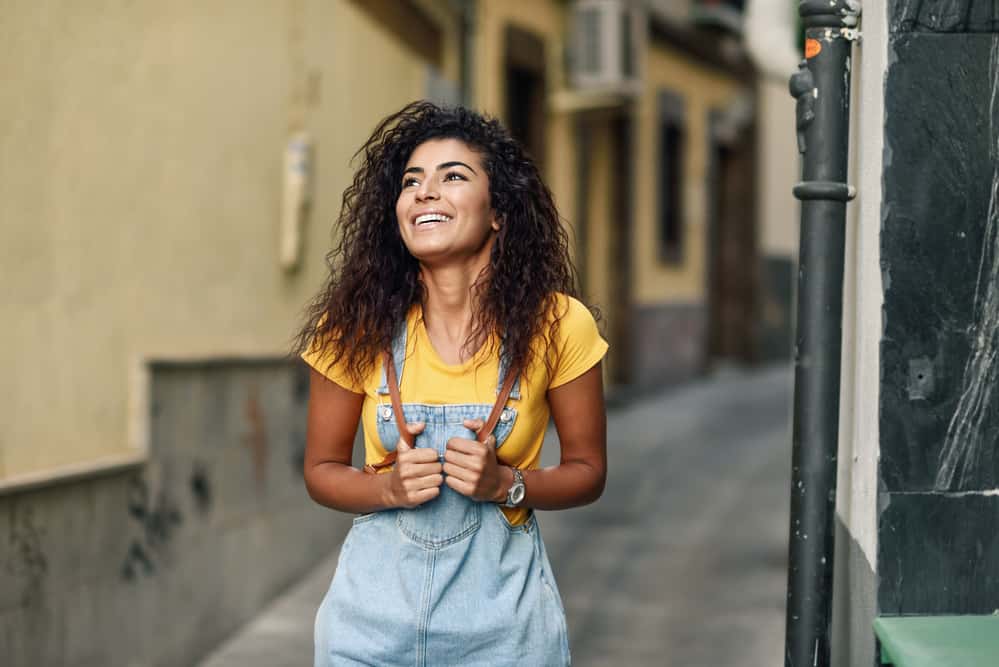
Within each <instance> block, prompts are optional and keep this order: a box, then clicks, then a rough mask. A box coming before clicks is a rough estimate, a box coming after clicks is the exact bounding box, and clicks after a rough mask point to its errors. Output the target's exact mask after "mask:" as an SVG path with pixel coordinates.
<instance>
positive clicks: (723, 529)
mask: <svg viewBox="0 0 999 667" xmlns="http://www.w3.org/2000/svg"><path fill="white" fill-rule="evenodd" d="M791 380H792V371H791V368H790V367H789V366H772V367H766V368H763V369H758V370H754V371H751V372H743V371H734V370H729V371H726V372H721V373H716V374H714V375H712V376H710V377H707V378H704V379H701V380H697V381H694V382H692V383H690V384H687V385H684V386H682V387H679V388H677V387H674V388H671V389H670V390H668V391H666V392H664V393H662V394H660V395H651V396H644V397H640V398H634V399H630V400H625V399H622V398H620V397H618V399H617V400H616V401H615V405H614V406H613V407H611V408H610V409H609V410H608V461H609V474H608V481H607V488H606V491H605V492H604V495H603V497H601V499H600V500H599V501H598V502H597V503H595V504H593V505H589V506H587V507H583V508H578V509H575V510H570V511H565V512H543V513H540V514H539V520H540V523H541V530H542V534H543V535H544V536H545V544H546V546H547V548H548V552H549V557H550V558H551V561H552V567H553V569H554V571H555V575H556V579H557V580H558V585H559V588H560V590H561V593H562V598H563V602H564V604H565V607H566V616H567V618H568V624H569V636H570V642H571V650H572V657H573V664H574V665H577V666H591V665H592V666H598V665H601V666H602V665H622V666H623V665H628V666H643V665H656V666H666V665H669V666H672V665H676V666H681V665H682V666H684V667H700V666H702V665H703V666H712V667H714V666H728V665H732V666H736V665H737V666H739V667H757V666H759V667H766V666H770V665H778V664H781V663H782V658H783V642H784V591H785V577H786V575H785V572H786V569H785V568H786V551H787V526H788V479H789V471H790V426H789V418H790V405H791ZM548 437H549V439H550V440H551V442H548V443H546V447H545V457H544V460H545V464H546V465H551V464H553V463H555V462H557V460H558V451H557V450H558V447H557V444H556V443H555V440H554V434H553V433H549V436H548ZM336 558H337V554H336V553H333V554H330V556H329V557H328V558H327V559H326V560H324V561H323V562H321V563H319V564H318V565H317V566H316V567H315V568H314V569H313V571H312V572H311V573H309V574H308V575H307V576H305V577H304V578H303V579H302V580H301V581H299V582H298V583H297V584H296V585H294V586H293V587H292V588H291V589H290V590H289V591H288V592H286V593H285V594H284V595H283V596H281V597H280V598H279V599H277V600H276V601H275V602H274V603H273V604H272V605H271V606H270V607H268V608H266V609H265V610H263V612H262V613H261V614H260V615H259V616H257V617H256V618H255V619H254V620H252V621H251V622H250V623H249V624H247V625H246V626H245V627H244V628H243V629H242V630H240V631H239V632H238V633H237V634H236V635H235V636H233V637H232V638H230V639H229V640H228V641H226V642H225V643H224V644H222V645H221V646H220V647H218V649H217V650H216V651H215V652H214V653H212V654H211V655H210V656H209V657H208V658H206V659H205V660H204V661H203V662H202V663H201V666H200V667H236V666H239V667H257V666H259V667H265V666H266V667H301V666H303V665H311V664H312V624H313V618H314V616H315V611H316V608H317V607H318V605H319V602H320V600H321V599H322V596H323V595H324V593H325V592H326V588H327V587H328V585H329V581H330V578H331V577H332V574H333V569H334V567H335V565H336Z"/></svg>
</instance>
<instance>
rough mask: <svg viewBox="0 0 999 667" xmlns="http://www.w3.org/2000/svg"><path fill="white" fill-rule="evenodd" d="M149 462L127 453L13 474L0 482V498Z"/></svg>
mask: <svg viewBox="0 0 999 667" xmlns="http://www.w3.org/2000/svg"><path fill="white" fill-rule="evenodd" d="M148 459H149V455H148V454H147V453H146V452H128V453H122V454H115V455H113V456H105V457H102V458H100V459H93V460H89V461H83V462H80V463H70V464H68V465H62V466H58V467H55V468H49V469H47V470H40V471H37V472H30V473H25V474H23V475H15V476H13V477H8V478H7V479H0V496H5V495H13V494H16V493H23V492H25V491H33V490H35V489H40V488H44V487H47V486H55V485H59V484H66V483H70V482H76V481H79V480H82V479H89V478H92V477H100V476H102V475H109V474H112V473H115V472H120V471H122V470H127V469H129V468H136V467H139V466H142V465H144V464H145V463H146V461H148Z"/></svg>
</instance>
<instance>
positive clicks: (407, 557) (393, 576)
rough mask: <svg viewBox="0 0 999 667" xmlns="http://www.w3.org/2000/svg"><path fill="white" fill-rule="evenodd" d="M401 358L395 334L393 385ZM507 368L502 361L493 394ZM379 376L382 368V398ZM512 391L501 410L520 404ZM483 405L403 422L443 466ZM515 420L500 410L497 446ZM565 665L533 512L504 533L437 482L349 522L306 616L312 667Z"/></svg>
mask: <svg viewBox="0 0 999 667" xmlns="http://www.w3.org/2000/svg"><path fill="white" fill-rule="evenodd" d="M405 356H406V332H405V327H403V328H402V332H401V333H400V334H399V335H397V336H396V338H395V340H394V341H393V345H392V362H393V364H394V366H395V371H396V372H395V377H396V378H399V379H400V381H401V378H402V373H403V366H404V363H405ZM501 358H502V357H501ZM507 368H508V366H507V364H505V363H501V364H500V377H499V380H498V382H497V386H498V387H500V386H502V384H503V380H504V376H505V374H506V372H507ZM386 376H387V373H386V372H385V370H384V369H383V370H382V382H381V387H380V388H379V390H378V393H379V394H380V395H383V396H384V395H387V394H389V387H388V382H389V379H388V378H387V377H386ZM391 379H393V380H394V379H395V378H391ZM519 383H520V378H519V377H518V378H517V379H516V381H515V383H514V385H513V390H512V391H511V392H510V401H508V402H513V401H517V400H519V399H520V392H519ZM396 391H397V390H396ZM497 393H499V389H497ZM492 408H493V406H492V405H489V404H483V403H470V404H456V405H427V404H422V403H403V404H402V413H403V415H404V416H405V421H407V422H424V423H425V424H426V427H425V428H424V430H423V432H422V433H421V434H419V435H417V436H416V442H415V446H417V447H432V448H434V449H436V450H437V453H438V455H439V457H440V459H441V461H443V458H444V451H445V448H446V446H447V441H448V439H449V438H452V437H462V438H469V439H474V438H475V437H476V434H475V433H474V432H472V431H470V430H469V429H467V428H465V426H464V425H463V424H462V422H463V421H464V420H466V419H483V420H485V419H486V416H487V415H489V413H490V412H491V411H492ZM516 420H517V410H516V408H515V407H511V406H509V405H507V406H505V407H504V409H503V412H502V413H500V417H499V420H498V421H497V425H496V429H495V430H494V431H493V435H494V436H495V437H496V446H497V448H499V447H502V446H503V443H504V442H505V441H506V439H507V437H508V436H509V435H510V432H511V430H512V429H513V426H514V424H515V422H516ZM376 422H377V423H376V424H368V423H365V424H364V428H365V430H367V429H370V428H372V427H375V428H376V429H377V433H378V436H379V438H380V440H381V443H382V445H383V447H384V448H385V450H386V451H387V452H391V451H394V450H395V447H396V443H397V442H398V441H399V427H398V425H397V423H396V420H395V418H394V414H393V410H392V407H391V406H390V405H388V404H385V403H382V404H380V405H379V406H378V410H377V415H376ZM487 435H488V434H481V435H480V437H481V438H482V439H485V437H486V436H487ZM568 664H569V642H568V636H567V633H566V624H565V613H564V611H563V607H562V601H561V598H560V597H559V593H558V589H557V588H556V585H555V579H554V577H553V576H552V572H551V566H550V564H549V562H548V556H547V554H546V553H545V547H544V543H543V542H542V540H541V534H540V532H539V530H538V524H537V520H536V518H535V516H534V514H533V513H532V514H531V516H530V518H529V519H528V520H527V522H526V523H524V524H523V525H520V526H512V525H510V523H509V522H508V521H507V519H506V516H505V515H504V514H503V512H502V511H501V510H500V508H499V506H497V505H496V504H494V503H489V502H478V501H475V500H472V499H470V498H468V497H466V496H463V495H461V494H460V493H458V492H457V491H454V490H452V489H451V488H450V487H449V486H447V485H446V484H443V485H441V487H440V495H439V496H437V497H436V498H434V499H433V500H431V501H429V502H427V503H424V504H423V505H420V506H418V507H416V508H413V509H391V510H384V511H380V512H374V513H371V514H364V515H361V516H359V517H357V518H356V519H354V522H353V525H352V527H351V529H350V532H349V533H348V534H347V537H346V539H345V540H344V543H343V546H342V548H341V550H340V558H339V561H338V563H337V568H336V573H335V574H334V576H333V581H332V583H331V584H330V588H329V591H328V592H327V593H326V596H325V598H324V599H323V602H322V604H321V605H320V606H319V611H318V613H317V614H316V625H315V667H330V666H337V667H340V666H341V665H347V666H357V665H377V666H379V667H381V666H383V665H384V666H390V665H391V666H396V665H398V666H400V667H401V666H405V667H424V666H434V667H436V666H438V665H461V666H463V667H465V666H467V667H473V666H481V667H486V666H488V667H496V666H501V665H511V666H513V665H517V666H518V667H521V666H528V667H536V666H538V667H549V666H551V667H555V666H561V665H568Z"/></svg>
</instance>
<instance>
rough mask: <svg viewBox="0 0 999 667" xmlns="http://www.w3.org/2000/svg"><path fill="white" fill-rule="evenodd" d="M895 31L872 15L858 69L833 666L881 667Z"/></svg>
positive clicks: (867, 17)
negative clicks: (883, 369)
mask: <svg viewBox="0 0 999 667" xmlns="http://www.w3.org/2000/svg"><path fill="white" fill-rule="evenodd" d="M887 41H888V35H887V28H886V25H885V17H884V14H883V12H878V11H877V10H876V9H875V8H870V9H869V10H868V11H865V13H864V42H863V45H862V46H861V47H860V48H854V50H853V59H852V62H851V71H852V72H853V78H852V80H851V84H852V89H851V119H850V128H851V137H850V159H851V163H850V175H849V180H850V183H851V184H852V185H854V186H855V187H856V188H857V197H856V199H855V200H854V201H853V203H851V204H850V205H849V206H847V238H846V261H845V269H844V284H843V352H842V354H843V357H842V372H841V375H840V387H841V395H840V425H839V458H838V473H837V477H838V487H837V497H836V526H835V541H836V553H835V558H836V561H835V568H834V573H833V585H834V593H833V628H832V658H833V664H834V665H837V666H842V667H848V666H849V667H854V666H861V667H866V666H868V665H873V664H874V662H875V642H874V635H873V629H872V623H873V621H874V616H875V614H876V607H877V605H876V596H877V579H876V575H875V573H876V571H877V570H876V564H877V544H878V534H877V511H878V508H877V488H878V486H877V461H878V455H879V450H880V441H879V428H878V400H879V396H880V391H881V385H880V374H879V364H880V349H879V345H880V341H881V334H882V315H881V308H882V305H883V301H884V298H883V294H882V282H881V267H880V257H881V254H880V242H881V226H882V216H883V214H884V212H883V206H882V193H881V173H882V168H883V154H884V76H885V71H886V68H887Z"/></svg>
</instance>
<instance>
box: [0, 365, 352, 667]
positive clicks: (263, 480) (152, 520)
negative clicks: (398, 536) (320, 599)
mask: <svg viewBox="0 0 999 667" xmlns="http://www.w3.org/2000/svg"><path fill="white" fill-rule="evenodd" d="M307 398H308V375H307V373H306V371H305V368H304V366H302V365H300V364H298V363H295V364H290V363H288V362H284V361H273V362H265V361H258V362H233V363H228V362H215V363H194V364H162V365H157V366H156V367H155V368H154V370H153V374H152V390H151V402H152V406H153V420H152V434H151V459H150V461H149V463H148V465H146V466H145V467H143V468H142V469H139V470H131V471H125V472H115V473H110V474H108V475H105V476H100V477H91V478H88V479H85V480H80V481H75V482H69V483H61V484H56V485H51V486H47V487H44V488H40V489H35V490H30V491H23V492H20V493H15V494H8V495H5V496H0V540H2V542H0V544H2V545H3V546H2V548H0V654H2V655H3V664H4V665H5V666H6V667H36V666H37V665H70V664H71V665H78V666H80V667H105V666H107V665H136V666H145V665H163V666H167V665H170V666H172V665H190V664H194V662H195V661H196V660H197V658H199V657H200V656H202V655H203V654H205V653H206V652H208V651H209V650H211V649H212V648H213V647H214V646H215V645H216V644H217V643H218V642H219V641H220V640H221V639H222V638H223V637H224V636H226V635H227V634H229V633H230V632H232V631H234V630H235V629H236V628H238V627H239V626H240V625H241V624H242V623H244V622H245V621H247V620H248V619H249V618H250V617H251V616H252V615H253V614H254V613H256V612H257V611H259V610H260V608H261V606H262V605H263V604H265V603H266V602H267V601H269V600H270V599H271V598H272V597H273V596H274V595H275V594H276V593H277V592H279V591H280V590H282V589H283V588H284V587H285V586H287V585H288V584H290V583H291V582H292V581H294V580H295V579H296V578H297V577H298V576H299V575H300V574H301V572H302V571H303V570H304V569H306V568H308V567H310V566H311V565H312V564H313V563H315V562H316V560H317V559H319V558H321V557H323V556H324V555H326V554H327V553H329V550H330V549H332V548H333V547H334V546H335V545H336V544H337V543H338V542H339V540H340V539H342V537H343V535H344V534H345V533H346V530H347V528H348V527H349V521H350V517H349V516H347V515H342V514H338V513H335V512H332V511H329V510H325V509H323V508H320V507H318V506H316V505H314V504H312V503H311V501H309V500H308V498H307V497H306V493H305V490H304V486H303V484H302V457H303V455H304V447H305V436H304V427H305V412H306V401H307Z"/></svg>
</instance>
